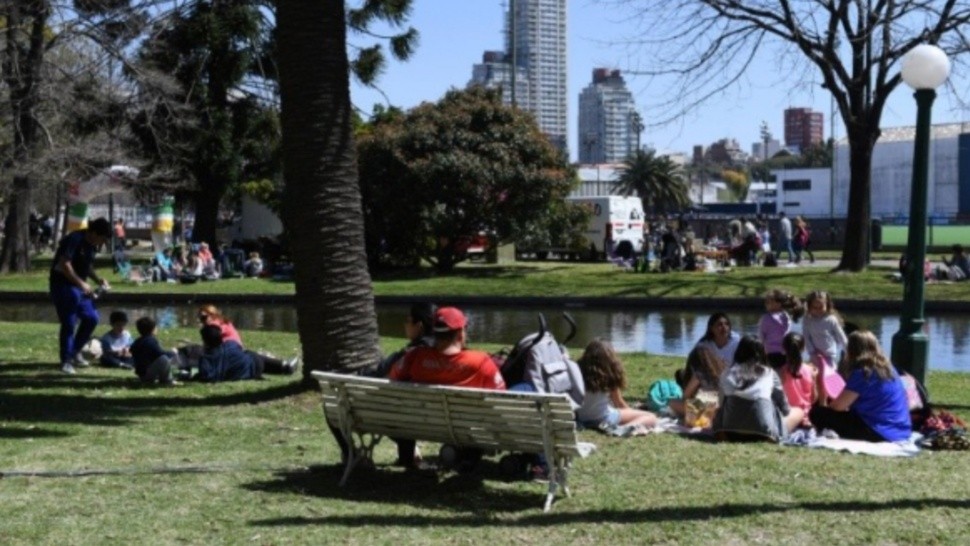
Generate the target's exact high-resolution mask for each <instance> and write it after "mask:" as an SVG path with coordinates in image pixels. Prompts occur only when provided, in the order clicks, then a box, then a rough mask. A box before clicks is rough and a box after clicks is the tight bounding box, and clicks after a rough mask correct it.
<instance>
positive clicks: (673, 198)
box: [613, 150, 690, 213]
mask: <svg viewBox="0 0 970 546" xmlns="http://www.w3.org/2000/svg"><path fill="white" fill-rule="evenodd" d="M613 191H615V192H617V193H619V194H621V195H624V196H627V197H629V196H631V195H636V196H637V197H639V198H640V200H641V201H643V210H645V211H651V212H654V213H660V212H671V211H678V210H681V209H683V208H685V207H687V206H689V205H690V197H688V192H687V181H686V178H685V176H684V171H683V169H682V168H681V167H680V166H678V165H677V164H676V163H674V162H673V161H671V160H670V158H669V157H667V156H660V157H657V156H656V155H655V154H654V152H653V151H652V150H651V151H646V152H645V151H643V150H637V151H636V152H635V153H634V154H633V155H631V156H630V157H628V158H627V159H626V160H625V161H624V162H623V166H622V167H621V168H620V176H619V178H617V180H616V182H615V183H614V184H613Z"/></svg>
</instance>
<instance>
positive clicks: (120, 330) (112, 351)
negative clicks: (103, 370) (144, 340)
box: [101, 311, 134, 370]
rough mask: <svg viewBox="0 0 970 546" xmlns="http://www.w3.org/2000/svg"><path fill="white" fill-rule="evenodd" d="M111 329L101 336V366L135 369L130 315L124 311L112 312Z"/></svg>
mask: <svg viewBox="0 0 970 546" xmlns="http://www.w3.org/2000/svg"><path fill="white" fill-rule="evenodd" d="M109 322H110V323H111V329H110V330H108V331H107V332H106V333H105V334H104V335H103V336H101V365H102V366H107V367H109V368H122V369H124V370H131V369H134V366H133V365H134V360H133V359H132V357H131V344H132V341H133V340H132V337H131V333H130V332H128V330H126V329H125V328H126V327H127V326H128V315H127V314H125V312H124V311H112V312H111V316H110V319H109Z"/></svg>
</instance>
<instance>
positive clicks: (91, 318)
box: [50, 218, 111, 374]
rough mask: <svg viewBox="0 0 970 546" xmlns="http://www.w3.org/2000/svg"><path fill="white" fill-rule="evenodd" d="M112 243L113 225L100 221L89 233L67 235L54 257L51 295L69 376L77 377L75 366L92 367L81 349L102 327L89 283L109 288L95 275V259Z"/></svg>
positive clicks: (62, 363)
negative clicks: (99, 252)
mask: <svg viewBox="0 0 970 546" xmlns="http://www.w3.org/2000/svg"><path fill="white" fill-rule="evenodd" d="M109 239H111V223H109V222H108V220H107V219H105V218H98V219H97V220H94V221H92V222H91V223H90V225H88V227H87V228H86V229H82V230H78V231H75V232H73V233H70V234H68V235H66V236H65V237H64V238H63V239H61V242H60V243H58V245H57V252H55V253H54V260H53V263H52V265H51V271H50V295H51V300H52V301H53V302H54V307H55V308H56V309H57V318H58V320H59V321H60V323H61V331H60V336H59V343H60V359H61V371H62V372H64V373H67V374H73V373H75V371H74V367H75V366H87V365H88V363H87V361H85V360H84V358H83V357H82V356H81V348H82V347H84V345H85V344H86V343H87V342H88V340H90V339H91V334H92V333H93V332H94V329H95V327H97V325H98V311H97V309H95V307H94V300H95V298H96V293H95V289H94V288H92V287H91V285H90V284H88V282H87V281H88V279H91V280H92V281H94V282H96V283H97V284H98V285H99V286H100V287H101V288H102V289H105V290H106V289H108V288H109V287H108V281H107V280H106V279H104V278H102V277H99V276H98V275H97V274H96V273H95V272H94V255H95V253H97V251H98V248H99V247H100V246H102V245H103V244H104V243H105V242H106V241H107V240H109ZM78 322H80V326H78ZM75 329H76V330H77V331H75Z"/></svg>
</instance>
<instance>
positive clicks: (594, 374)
mask: <svg viewBox="0 0 970 546" xmlns="http://www.w3.org/2000/svg"><path fill="white" fill-rule="evenodd" d="M578 364H579V369H580V370H581V372H582V374H583V382H584V383H585V384H586V397H585V398H584V399H583V405H582V406H581V407H580V408H579V409H578V410H576V418H577V420H579V422H580V423H582V424H583V426H586V427H588V428H595V429H600V430H610V429H613V428H615V427H617V426H619V425H631V426H637V425H641V426H644V427H652V426H654V425H656V424H657V416H656V415H654V414H652V413H650V412H649V411H644V410H638V409H633V408H631V407H630V406H629V405H628V404H627V403H626V400H624V399H623V394H622V391H623V389H625V388H626V373H625V372H624V370H623V363H622V362H621V361H620V359H619V358H618V357H617V356H616V353H615V352H614V351H613V347H611V346H610V345H609V344H608V343H606V342H604V341H600V340H594V341H591V342H590V343H589V345H587V346H586V350H585V351H583V356H581V357H580V358H579V362H578Z"/></svg>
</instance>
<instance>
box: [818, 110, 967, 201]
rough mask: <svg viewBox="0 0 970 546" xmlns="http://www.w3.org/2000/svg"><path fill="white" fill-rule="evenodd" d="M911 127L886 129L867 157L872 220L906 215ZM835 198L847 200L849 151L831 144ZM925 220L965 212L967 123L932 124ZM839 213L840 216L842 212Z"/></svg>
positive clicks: (845, 145) (845, 146) (844, 144)
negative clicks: (869, 168)
mask: <svg viewBox="0 0 970 546" xmlns="http://www.w3.org/2000/svg"><path fill="white" fill-rule="evenodd" d="M915 136H916V128H915V127H890V128H888V129H883V131H882V136H880V137H879V141H878V142H877V143H876V147H875V149H874V150H873V153H872V216H873V218H878V217H894V216H909V201H910V193H911V189H912V184H913V144H914V143H913V140H914V138H915ZM961 144H962V145H961ZM835 172H836V176H835V192H836V195H846V196H847V195H848V191H849V190H848V188H849V147H848V142H847V141H846V140H845V139H841V140H839V142H838V143H837V145H836V161H835ZM927 207H928V209H929V210H928V214H929V216H945V217H953V216H956V215H958V214H961V213H962V214H968V213H970V123H947V124H940V125H934V126H933V127H932V129H931V131H930V163H929V192H928V194H927ZM841 214H842V215H844V214H845V210H844V207H843V209H842V210H841Z"/></svg>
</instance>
